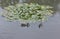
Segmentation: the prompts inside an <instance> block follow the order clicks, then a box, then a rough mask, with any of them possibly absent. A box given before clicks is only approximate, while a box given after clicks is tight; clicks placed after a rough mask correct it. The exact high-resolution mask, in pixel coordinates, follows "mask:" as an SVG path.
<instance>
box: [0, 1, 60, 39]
mask: <svg viewBox="0 0 60 39" xmlns="http://www.w3.org/2000/svg"><path fill="white" fill-rule="evenodd" d="M23 1H24V2H27V3H31V2H35V3H39V4H48V5H51V6H53V7H54V9H55V10H56V11H55V14H54V15H53V16H51V17H50V18H49V20H47V21H46V22H44V23H43V26H42V27H40V28H39V27H38V25H39V22H38V23H30V26H29V27H21V26H20V23H19V22H8V21H6V20H5V19H4V18H3V17H1V16H0V39H60V3H59V2H60V0H48V1H47V0H34V1H33V0H23ZM23 1H22V0H8V1H7V0H0V14H1V12H3V8H4V7H6V6H8V5H14V4H16V3H24V2H23Z"/></svg>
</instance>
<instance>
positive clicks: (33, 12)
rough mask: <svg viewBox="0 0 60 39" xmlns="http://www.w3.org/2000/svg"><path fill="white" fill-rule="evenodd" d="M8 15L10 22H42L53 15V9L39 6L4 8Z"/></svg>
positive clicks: (6, 15) (25, 5)
mask: <svg viewBox="0 0 60 39" xmlns="http://www.w3.org/2000/svg"><path fill="white" fill-rule="evenodd" d="M4 9H5V10H6V11H7V13H6V14H4V15H3V16H5V17H6V18H7V19H9V20H27V21H30V20H31V21H41V20H45V18H47V17H48V16H50V15H52V13H53V11H52V7H51V6H46V5H39V4H33V3H31V4H27V3H23V4H16V5H14V6H13V5H12V6H8V7H5V8H4Z"/></svg>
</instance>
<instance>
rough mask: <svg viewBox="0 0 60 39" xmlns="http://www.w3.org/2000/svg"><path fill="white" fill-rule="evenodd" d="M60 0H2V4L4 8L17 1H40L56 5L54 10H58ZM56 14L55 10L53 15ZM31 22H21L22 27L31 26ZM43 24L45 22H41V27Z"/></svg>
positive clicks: (0, 0) (0, 2) (44, 3)
mask: <svg viewBox="0 0 60 39" xmlns="http://www.w3.org/2000/svg"><path fill="white" fill-rule="evenodd" d="M59 1H60V0H0V6H1V8H2V9H3V8H4V7H6V6H9V5H15V4H17V3H39V4H43V5H50V6H53V7H54V11H56V10H57V6H56V5H57V4H58V3H59ZM54 15H55V12H54V13H53V16H54ZM29 26H30V24H29V23H27V24H21V27H29ZM41 26H43V23H41V24H39V25H38V27H39V28H40V27H41Z"/></svg>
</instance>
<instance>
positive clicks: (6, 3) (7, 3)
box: [0, 0, 19, 7]
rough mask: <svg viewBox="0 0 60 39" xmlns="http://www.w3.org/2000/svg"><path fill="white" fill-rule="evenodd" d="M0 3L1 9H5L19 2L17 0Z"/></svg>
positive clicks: (4, 0)
mask: <svg viewBox="0 0 60 39" xmlns="http://www.w3.org/2000/svg"><path fill="white" fill-rule="evenodd" d="M0 1H1V2H0V5H1V6H2V7H5V6H8V5H11V4H13V5H14V4H16V3H18V2H19V0H0Z"/></svg>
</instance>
